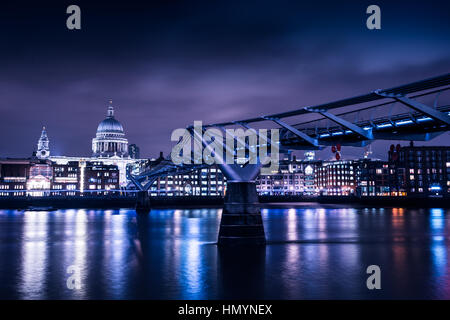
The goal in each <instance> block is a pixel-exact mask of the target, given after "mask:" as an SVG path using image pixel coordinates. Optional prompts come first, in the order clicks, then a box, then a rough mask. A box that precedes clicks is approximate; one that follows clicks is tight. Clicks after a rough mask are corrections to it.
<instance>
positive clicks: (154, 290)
mask: <svg viewBox="0 0 450 320" xmlns="http://www.w3.org/2000/svg"><path fill="white" fill-rule="evenodd" d="M262 215H263V220H264V226H265V231H266V237H267V240H268V245H267V246H266V247H263V248H260V249H255V248H239V249H237V248H232V249H226V250H222V249H218V247H217V246H216V244H215V242H216V240H217V234H218V229H219V224H220V216H221V210H220V209H195V210H194V209H190V210H152V211H151V213H150V215H147V216H138V215H136V213H135V212H134V211H133V210H59V211H53V212H39V211H15V210H0V298H2V299H241V298H245V299H366V298H368V299H392V298H397V299H407V298H425V299H450V266H449V261H448V257H449V254H450V252H449V248H450V247H449V243H450V242H449V241H450V238H449V231H450V221H449V219H448V217H449V211H447V209H440V208H434V209H402V208H364V207H353V208H352V207H348V206H345V205H341V206H331V205H329V206H323V207H321V206H319V205H317V204H300V205H298V206H296V207H295V208H280V209H274V208H271V209H263V210H262ZM372 264H376V265H379V266H380V268H381V274H382V277H381V285H382V289H381V290H368V289H367V287H366V279H367V277H368V275H367V274H366V268H367V266H369V265H372ZM69 266H75V267H76V268H77V270H78V271H79V274H80V279H81V288H80V289H69V288H68V286H67V279H68V278H69V277H70V276H71V274H70V273H67V270H68V268H69Z"/></svg>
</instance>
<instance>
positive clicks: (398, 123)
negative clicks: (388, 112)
mask: <svg viewBox="0 0 450 320" xmlns="http://www.w3.org/2000/svg"><path fill="white" fill-rule="evenodd" d="M411 123H413V121H412V120H402V121H397V122H396V123H395V124H396V125H398V126H402V125H405V124H411Z"/></svg>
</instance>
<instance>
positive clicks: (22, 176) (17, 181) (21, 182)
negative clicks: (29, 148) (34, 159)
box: [0, 159, 30, 197]
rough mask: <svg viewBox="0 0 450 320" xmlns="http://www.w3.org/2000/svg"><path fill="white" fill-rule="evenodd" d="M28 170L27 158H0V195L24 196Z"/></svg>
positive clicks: (28, 161) (28, 162)
mask: <svg viewBox="0 0 450 320" xmlns="http://www.w3.org/2000/svg"><path fill="white" fill-rule="evenodd" d="M29 170H30V160H28V159H0V197H6V196H24V195H25V192H26V189H27V179H28V175H29Z"/></svg>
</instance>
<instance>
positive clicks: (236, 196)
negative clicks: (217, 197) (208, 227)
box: [218, 181, 266, 246]
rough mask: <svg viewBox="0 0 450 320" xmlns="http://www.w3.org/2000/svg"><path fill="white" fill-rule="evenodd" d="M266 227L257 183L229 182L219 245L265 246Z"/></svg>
mask: <svg viewBox="0 0 450 320" xmlns="http://www.w3.org/2000/svg"><path fill="white" fill-rule="evenodd" d="M265 243H266V238H265V233H264V225H263V222H262V217H261V209H260V207H259V201H258V194H257V192H256V184H255V182H242V181H239V182H233V181H229V182H227V192H226V195H225V201H224V205H223V211H222V219H221V221H220V230H219V239H218V245H220V246H228V245H247V244H248V245H264V244H265Z"/></svg>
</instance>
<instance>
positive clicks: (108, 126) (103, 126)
mask: <svg viewBox="0 0 450 320" xmlns="http://www.w3.org/2000/svg"><path fill="white" fill-rule="evenodd" d="M97 133H123V127H122V124H121V123H120V122H119V121H117V120H116V119H114V116H112V117H110V116H108V118H106V119H105V120H103V121H102V122H100V124H99V125H98V127H97Z"/></svg>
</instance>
